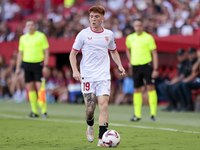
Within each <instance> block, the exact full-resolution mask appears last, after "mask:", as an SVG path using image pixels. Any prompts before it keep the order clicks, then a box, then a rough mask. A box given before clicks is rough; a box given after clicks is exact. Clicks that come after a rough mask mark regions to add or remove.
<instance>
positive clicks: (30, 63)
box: [15, 20, 49, 118]
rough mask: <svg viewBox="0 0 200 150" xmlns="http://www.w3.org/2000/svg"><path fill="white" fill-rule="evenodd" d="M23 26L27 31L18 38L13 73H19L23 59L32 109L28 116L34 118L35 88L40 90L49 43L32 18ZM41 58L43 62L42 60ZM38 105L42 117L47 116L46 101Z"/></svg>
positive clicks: (36, 115) (47, 57) (45, 68)
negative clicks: (15, 64) (17, 49)
mask: <svg viewBox="0 0 200 150" xmlns="http://www.w3.org/2000/svg"><path fill="white" fill-rule="evenodd" d="M25 27H26V29H27V31H28V33H26V34H24V35H22V36H21V37H20V40H19V52H18V56H17V67H16V71H15V74H16V75H18V74H19V72H20V66H21V62H22V61H23V68H24V72H25V82H26V87H27V88H28V95H29V100H30V105H31V109H32V112H31V113H30V115H29V117H32V118H35V117H38V109H37V93H36V88H37V91H39V90H40V87H41V78H42V73H44V74H45V73H46V72H47V67H48V66H47V65H48V61H49V50H48V48H49V44H48V41H47V39H46V36H45V35H44V34H43V33H41V32H39V31H36V24H35V22H34V21H33V20H27V21H26V25H25ZM43 60H44V64H43V62H42V61H43ZM35 85H36V87H35ZM40 107H41V110H42V115H43V117H44V118H46V117H48V116H47V105H46V103H45V104H44V105H42V106H40Z"/></svg>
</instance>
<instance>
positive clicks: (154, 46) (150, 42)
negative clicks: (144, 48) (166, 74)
mask: <svg viewBox="0 0 200 150" xmlns="http://www.w3.org/2000/svg"><path fill="white" fill-rule="evenodd" d="M149 49H150V50H151V51H152V50H155V49H156V43H155V40H154V38H153V37H152V36H150V38H149Z"/></svg>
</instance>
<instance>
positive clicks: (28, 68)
mask: <svg viewBox="0 0 200 150" xmlns="http://www.w3.org/2000/svg"><path fill="white" fill-rule="evenodd" d="M23 68H24V72H25V82H26V83H27V82H31V81H39V82H41V77H42V68H43V63H42V62H40V63H27V62H23Z"/></svg>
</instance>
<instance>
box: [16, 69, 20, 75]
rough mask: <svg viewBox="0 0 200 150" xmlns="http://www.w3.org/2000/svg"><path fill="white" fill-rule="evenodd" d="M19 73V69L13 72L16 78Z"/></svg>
mask: <svg viewBox="0 0 200 150" xmlns="http://www.w3.org/2000/svg"><path fill="white" fill-rule="evenodd" d="M19 73H20V70H19V68H16V70H15V76H18V75H19Z"/></svg>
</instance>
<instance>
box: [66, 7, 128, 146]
mask: <svg viewBox="0 0 200 150" xmlns="http://www.w3.org/2000/svg"><path fill="white" fill-rule="evenodd" d="M104 14H105V9H104V8H103V7H102V6H101V5H95V6H92V7H91V8H90V9H89V21H90V27H88V28H86V29H83V30H82V31H81V32H80V33H79V34H78V35H77V37H76V39H75V42H74V44H73V47H72V50H71V53H70V63H71V67H72V70H73V77H74V78H75V79H76V80H79V81H80V82H81V89H82V93H83V96H84V101H85V106H86V109H85V115H86V122H87V124H88V128H87V131H86V135H87V139H88V141H89V142H93V140H94V110H95V106H96V98H97V100H98V106H99V110H100V114H99V141H98V144H97V146H104V144H103V142H102V140H101V139H102V135H103V133H104V132H106V131H107V128H108V101H109V96H110V82H111V81H110V58H109V55H108V51H110V54H111V56H112V59H113V60H114V61H115V63H116V64H117V65H118V69H119V71H120V74H121V75H124V74H125V70H124V68H123V66H122V64H121V60H120V57H119V54H118V52H117V50H116V44H115V39H114V34H113V32H112V31H110V30H107V29H104V28H103V27H102V26H101V24H102V23H103V21H104V19H105V18H104ZM80 50H81V51H82V55H83V57H82V60H81V64H80V73H79V71H78V69H77V65H76V61H77V60H76V55H77V53H78V52H79V51H80Z"/></svg>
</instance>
